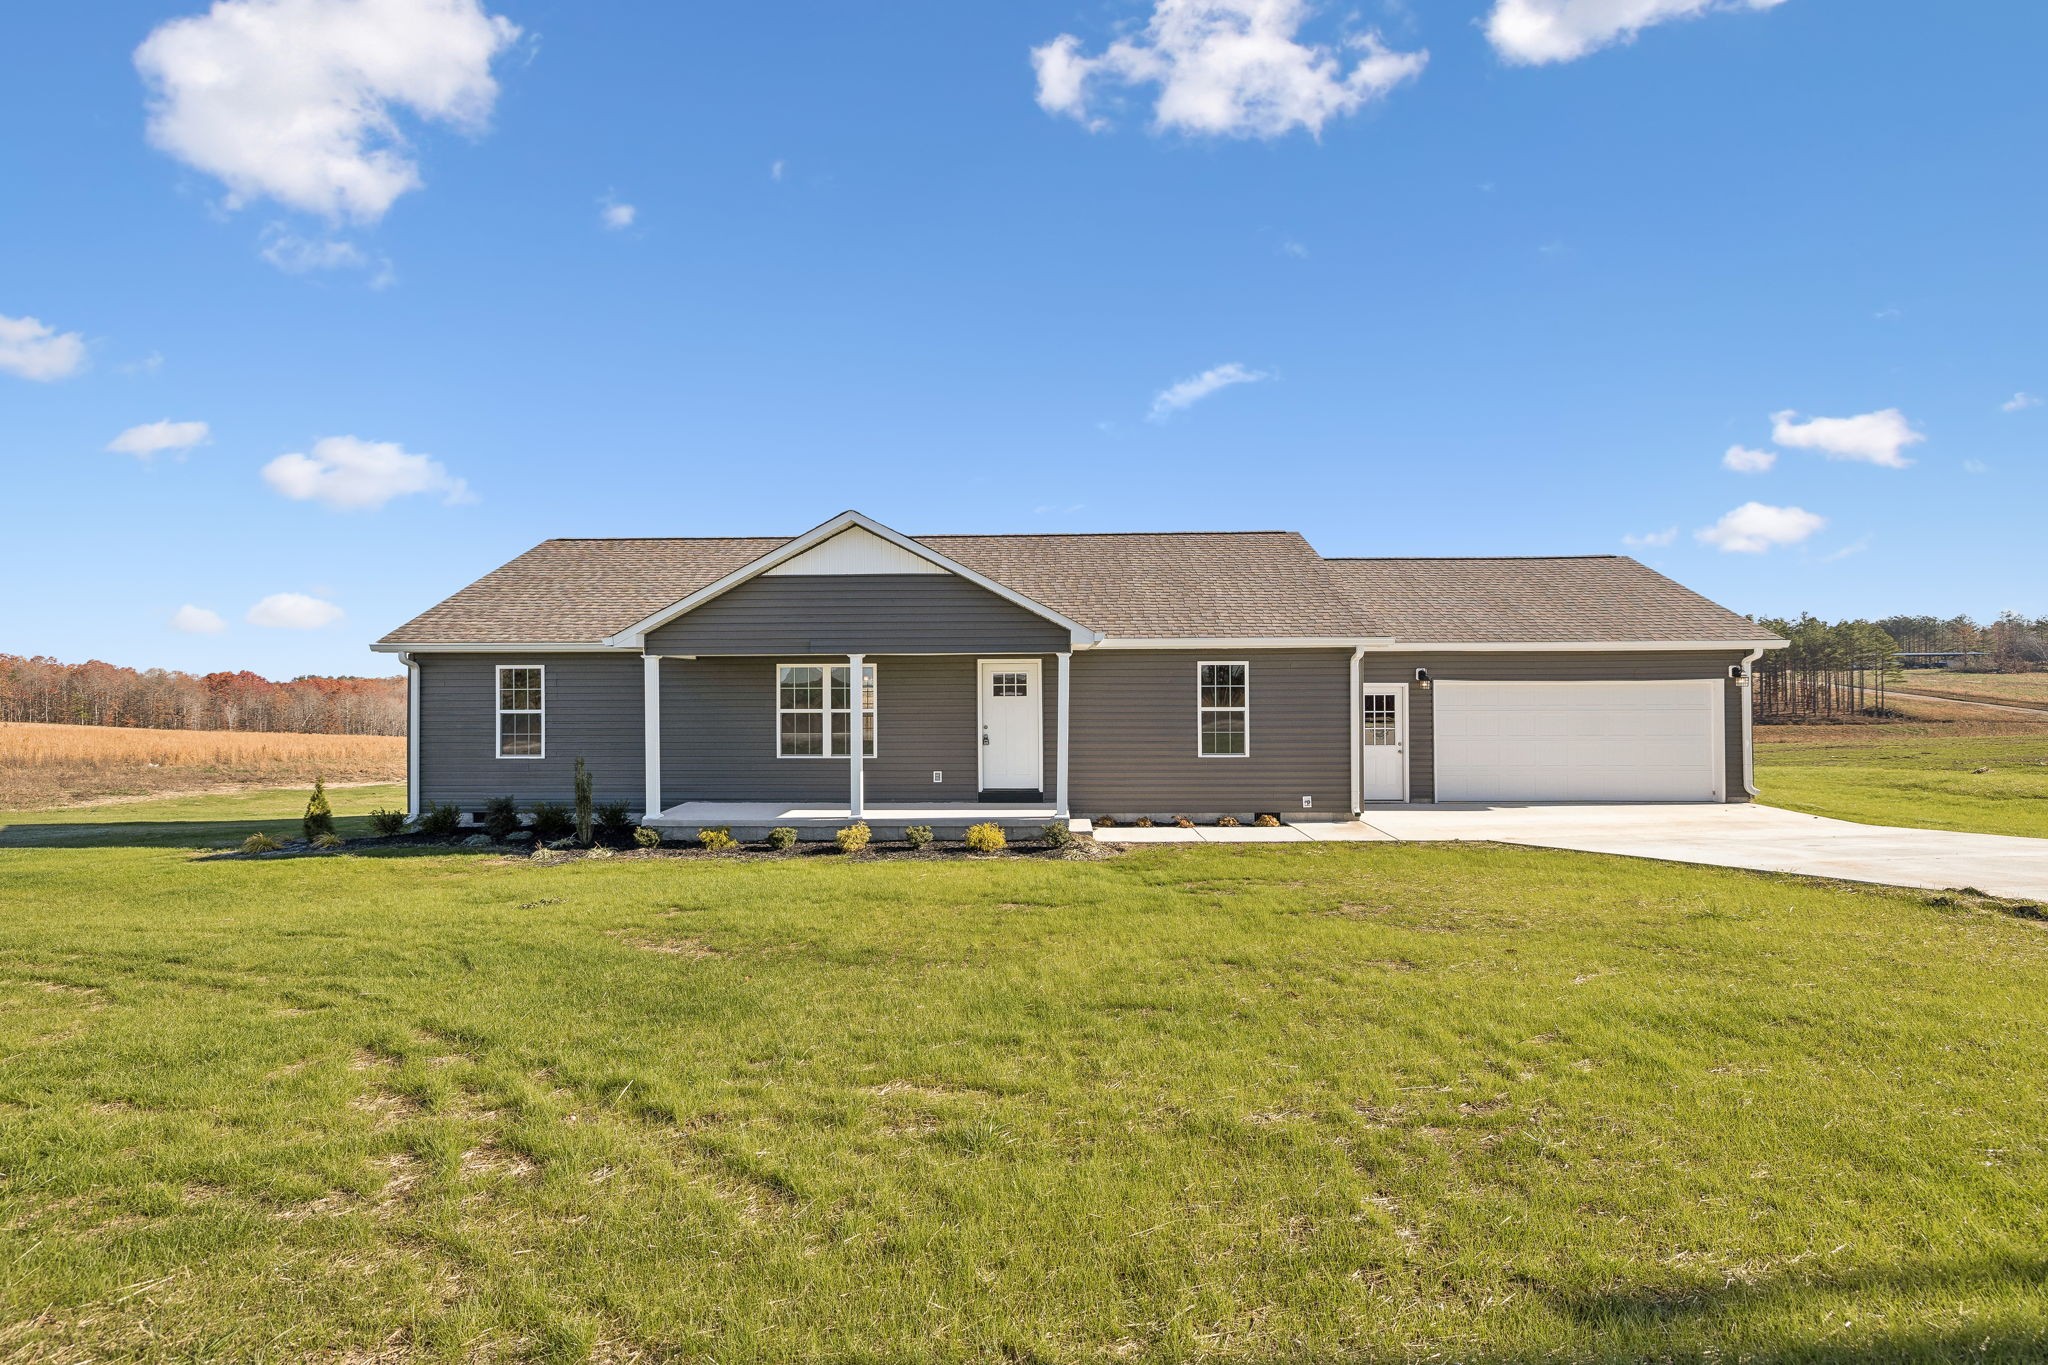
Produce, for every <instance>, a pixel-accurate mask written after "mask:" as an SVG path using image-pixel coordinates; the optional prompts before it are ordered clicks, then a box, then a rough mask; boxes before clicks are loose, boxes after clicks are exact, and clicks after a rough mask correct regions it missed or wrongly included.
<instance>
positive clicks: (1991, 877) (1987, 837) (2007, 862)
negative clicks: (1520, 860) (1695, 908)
mask: <svg viewBox="0 0 2048 1365" xmlns="http://www.w3.org/2000/svg"><path fill="white" fill-rule="evenodd" d="M1082 823H1083V822H1080V821H1077V822H1076V825H1077V826H1079V825H1081V824H1082ZM1095 838H1096V840H1097V841H1098V842H1100V843H1105V844H1304V843H1372V842H1377V841H1387V840H1411V841H1419V842H1429V841H1432V840H1441V841H1446V842H1449V841H1455V840H1482V841H1486V842H1490V843H1497V844H1525V845H1528V846H1530V847H1532V848H1564V849H1573V850H1576V851H1578V852H1581V853H1618V854H1621V855H1622V856H1624V857H1630V858H1657V859H1661V860H1663V861H1666V862H1677V863H1705V864H1707V865H1709V866H1712V867H1741V868H1748V869H1751V870H1753V871H1757V872H1796V873H1800V874H1803V875H1805V876H1809V877H1839V878H1841V879H1842V880H1844V881H1852V882H1879V883H1882V884H1883V885H1886V886H1916V887H1926V888H1929V889H1932V890H1944V891H1945V890H1955V889H1959V888H1962V887H1974V888H1975V889H1976V890H1978V891H1984V892H1988V893H1989V894H1991V895H1994V896H2008V897H2011V898H2013V899H2016V900H2042V901H2048V839H2018V838H2013V837H2011V836H2009V835H2004V834H1955V833H1951V832H1950V831H1948V830H1939V829H1900V828H1896V827H1894V826H1890V825H1858V824H1852V823H1850V822H1849V821H1847V820H1830V819H1827V818H1825V817H1823V816H1819V815H1801V814H1799V813H1798V812H1797V811H1789V810H1779V809H1778V808H1777V807H1776V806H1760V805H1741V806H1722V805H1703V804H1686V805H1600V806H1550V805H1543V806H1486V805H1448V804H1447V805H1440V806H1376V807H1373V808H1371V809H1369V810H1367V811H1366V813H1365V819H1364V820H1363V821H1358V820H1351V821H1341V822H1340V821H1328V820H1326V821H1317V822H1304V823H1302V824H1298V825H1282V826H1280V827H1279V828H1278V829H1260V828H1258V827H1256V826H1253V825H1243V826H1239V827H1237V828H1235V829H1218V828H1216V827H1215V826H1214V825H1197V826H1196V827H1195V828H1193V829H1180V828H1177V827H1175V826H1172V825H1162V826H1157V827H1155V828H1152V829H1134V828H1130V827H1127V826H1122V825H1119V826H1116V827H1113V828H1110V829H1103V830H1096V831H1095Z"/></svg>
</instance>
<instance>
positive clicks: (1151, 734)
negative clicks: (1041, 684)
mask: <svg viewBox="0 0 2048 1365" xmlns="http://www.w3.org/2000/svg"><path fill="white" fill-rule="evenodd" d="M1204 660H1207V661H1209V662H1234V661H1237V660H1243V661H1245V662H1246V663H1248V664H1250V666H1251V668H1250V684H1251V691H1250V744H1249V746H1248V747H1249V749H1250V752H1249V753H1248V754H1246V755H1245V756H1244V757H1242V758H1203V757H1201V756H1200V755H1199V754H1198V753H1197V736H1196V695H1195V686H1196V665H1197V664H1199V663H1201V662H1202V661H1204ZM1073 675H1074V680H1073V685H1074V699H1073V708H1072V713H1071V717H1070V724H1071V726H1072V736H1071V738H1072V745H1071V750H1070V761H1071V763H1072V765H1073V772H1072V779H1073V800H1072V808H1073V813H1074V814H1075V815H1076V816H1078V817H1084V818H1086V817H1093V816H1097V815H1118V816H1128V815H1152V816H1160V815H1177V814H1185V815H1236V816H1238V817H1239V818H1243V817H1245V816H1248V815H1253V814H1256V813H1258V812H1260V811H1272V812H1275V813H1277V814H1280V815H1283V816H1285V815H1300V814H1301V811H1302V806H1301V798H1302V797H1304V796H1308V797H1311V798H1313V799H1314V802H1315V806H1314V810H1313V812H1312V813H1313V814H1316V815H1336V816H1339V817H1341V816H1343V815H1344V814H1345V813H1346V812H1348V811H1349V810H1350V808H1351V796H1350V790H1351V752H1350V744H1351V713H1350V710H1349V706H1350V704H1351V702H1350V697H1351V691H1350V677H1351V652H1350V651H1349V650H1250V651H1246V650H1236V651H1232V650H1221V651H1217V650H1201V651H1197V650H1121V649H1100V650H1091V651H1087V652H1085V653H1080V654H1076V655H1075V656H1074V662H1073Z"/></svg>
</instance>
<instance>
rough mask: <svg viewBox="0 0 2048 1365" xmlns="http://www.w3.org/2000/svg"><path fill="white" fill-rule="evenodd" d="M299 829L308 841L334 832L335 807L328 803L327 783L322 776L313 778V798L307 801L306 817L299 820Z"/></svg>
mask: <svg viewBox="0 0 2048 1365" xmlns="http://www.w3.org/2000/svg"><path fill="white" fill-rule="evenodd" d="M299 830H300V832H301V833H302V834H304V835H305V836H306V842H307V843H311V842H312V841H313V840H315V839H317V838H319V837H320V836H321V835H323V834H332V833H334V808H333V807H332V806H330V805H328V804H327V783H326V782H324V781H323V780H321V779H320V778H317V777H316V778H314V779H313V798H312V800H310V801H308V802H306V818H305V819H303V820H301V821H300V822H299Z"/></svg>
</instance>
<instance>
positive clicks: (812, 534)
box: [604, 511, 1102, 649]
mask: <svg viewBox="0 0 2048 1365" xmlns="http://www.w3.org/2000/svg"><path fill="white" fill-rule="evenodd" d="M855 528H859V529H860V530H863V531H866V532H868V533H870V534H871V535H874V536H877V537H879V538H880V539H882V540H884V541H886V542H888V543H889V544H890V545H892V546H894V547H895V548H896V549H899V550H902V551H905V552H906V553H908V554H910V555H913V556H915V557H916V558H918V559H921V560H923V561H925V562H926V563H928V564H933V565H936V566H937V567H938V569H939V570H940V571H941V572H943V573H950V574H956V575H958V576H959V577H961V578H964V579H966V580H967V581H968V582H969V583H972V584H974V586H976V587H977V588H982V589H985V590H987V591H989V592H992V593H994V594H995V595H996V596H998V597H1000V598H1002V599H1003V600H1004V601H1005V602H1010V603H1013V604H1015V605H1016V606H1020V607H1022V608H1024V610H1026V611H1028V612H1030V613H1032V614H1033V615H1035V616H1042V617H1044V618H1045V619H1046V620H1048V621H1051V622H1053V623H1054V624H1055V625H1059V626H1064V627H1065V628H1066V630H1067V633H1068V635H1069V636H1070V637H1071V638H1072V640H1073V642H1074V643H1075V644H1076V645H1078V646H1080V647H1082V648H1086V647H1088V646H1089V645H1092V644H1095V643H1096V642H1097V641H1099V640H1100V639H1101V638H1102V634H1101V632H1099V631H1096V630H1091V629H1090V628H1089V627H1087V626H1084V625H1082V624H1081V623H1080V622H1079V621H1076V620H1074V619H1073V618H1072V617H1069V616H1063V615H1061V614H1060V613H1059V612H1056V611H1054V610H1053V609H1052V608H1051V607H1048V606H1046V605H1044V604H1043V603H1040V602H1034V601H1032V600H1031V599H1030V598H1028V597H1026V596H1025V595H1024V594H1023V593H1020V592H1015V591H1013V590H1011V589H1009V588H1006V587H1004V586H1003V585H1002V584H1000V583H998V582H996V581H995V580H994V579H992V578H985V577H983V576H982V575H981V574H978V573H976V572H975V571H974V570H972V569H970V568H968V567H967V566H966V565H965V564H962V563H959V562H958V561H957V560H952V559H948V558H947V557H946V556H945V555H942V554H940V553H939V552H938V551H937V550H934V549H931V548H929V547H927V546H924V545H920V544H918V543H917V542H916V541H914V540H912V539H911V538H910V537H908V536H906V535H902V534H900V533H898V532H895V531H892V530H890V529H889V528H888V527H886V526H884V525H882V523H880V522H879V521H876V520H875V519H874V518H872V517H868V516H863V515H862V514H861V513H859V512H853V511H847V512H841V513H840V514H839V515H838V516H836V517H834V518H832V520H830V521H828V522H826V523H824V524H823V525H822V526H814V527H812V528H811V529H810V530H808V531H806V532H804V533H803V534H802V535H800V536H798V537H797V538H796V539H795V540H792V541H790V542H789V543H788V544H787V545H783V546H779V547H778V548H776V549H773V550H770V551H769V552H768V553H767V554H765V555H762V556H761V557H760V558H759V559H757V560H755V561H754V562H753V563H751V564H748V565H744V566H743V567H741V568H738V569H734V570H733V571H732V572H731V573H729V574H727V575H726V576H725V577H723V578H721V579H719V580H718V581H717V582H716V583H712V584H710V585H708V586H706V587H702V588H699V589H698V590H697V591H695V592H693V593H691V594H690V595H689V596H688V597H685V598H684V599H683V600H682V601H680V602H677V603H675V604H674V605H672V606H667V607H663V608H662V609H661V610H660V611H658V612H656V613H654V615H652V616H649V617H647V618H646V619H644V620H641V621H638V622H635V623H634V624H633V625H630V626H628V627H626V628H625V629H624V630H622V631H620V632H618V633H617V634H616V635H608V636H606V637H605V641H604V642H605V644H606V645H608V646H610V647H612V648H614V649H644V648H645V647H646V645H647V632H648V631H650V630H654V629H655V628H657V627H659V626H665V625H667V624H668V623H669V622H670V621H673V620H675V619H676V618H677V617H678V616H682V615H684V614H685V613H688V612H692V611H695V610H696V609H697V608H698V607H701V606H703V605H704V604H705V603H706V602H709V601H711V600H712V599H713V598H716V597H723V596H724V595H725V594H726V593H729V592H731V591H732V590H733V589H734V588H737V587H738V586H739V585H740V584H742V583H745V582H747V581H749V580H750V579H754V578H759V577H760V576H761V575H762V574H765V573H768V572H769V571H770V570H772V569H774V568H775V567H776V566H777V565H779V564H786V563H788V562H789V561H791V560H793V559H796V558H797V557H799V556H800V555H803V554H804V553H806V552H807V551H809V550H812V549H815V548H816V547H818V546H820V545H822V544H824V543H825V542H826V541H828V540H831V539H832V538H833V537H834V536H837V535H839V534H840V533H841V532H842V531H848V530H852V529H855Z"/></svg>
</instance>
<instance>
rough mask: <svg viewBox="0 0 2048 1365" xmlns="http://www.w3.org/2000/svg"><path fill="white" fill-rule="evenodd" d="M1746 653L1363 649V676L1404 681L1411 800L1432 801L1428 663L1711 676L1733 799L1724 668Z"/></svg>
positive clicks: (1485, 677) (1518, 672) (1563, 676)
mask: <svg viewBox="0 0 2048 1365" xmlns="http://www.w3.org/2000/svg"><path fill="white" fill-rule="evenodd" d="M1745 653H1746V651H1733V650H1640V651H1635V652H1616V653H1592V652H1588V653H1554V654H1513V653H1508V654H1465V653H1457V654H1431V653H1429V652H1427V651H1425V650H1418V651H1414V652H1407V653H1401V654H1376V653H1373V652H1371V651H1367V653H1366V655H1365V659H1364V664H1363V670H1362V675H1363V680H1364V681H1366V682H1369V683H1407V684H1409V687H1408V783H1409V798H1410V799H1411V800H1414V801H1434V800H1435V799H1436V743H1435V741H1436V726H1435V697H1434V694H1433V693H1430V692H1425V691H1423V690H1421V689H1420V688H1418V687H1416V686H1414V682H1415V670H1416V669H1418V668H1426V669H1428V670H1429V676H1430V677H1431V678H1432V679H1446V680H1451V681H1460V682H1574V681H1601V680H1614V679H1624V680H1628V681H1645V682H1648V681H1659V680H1669V679H1683V678H1701V679H1704V678H1715V679H1719V680H1721V682H1722V686H1723V688H1724V689H1725V690H1726V692H1727V703H1726V704H1727V726H1726V730H1727V741H1728V752H1727V773H1728V780H1727V793H1728V799H1729V800H1730V801H1747V800H1748V799H1749V794H1748V792H1747V791H1745V790H1744V788H1743V784H1742V779H1743V752H1742V705H1743V697H1742V689H1741V687H1740V686H1738V685H1737V684H1736V683H1734V682H1733V681H1732V680H1730V679H1729V677H1728V669H1729V667H1730V666H1731V665H1733V664H1738V663H1740V662H1742V660H1743V657H1744V654H1745Z"/></svg>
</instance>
